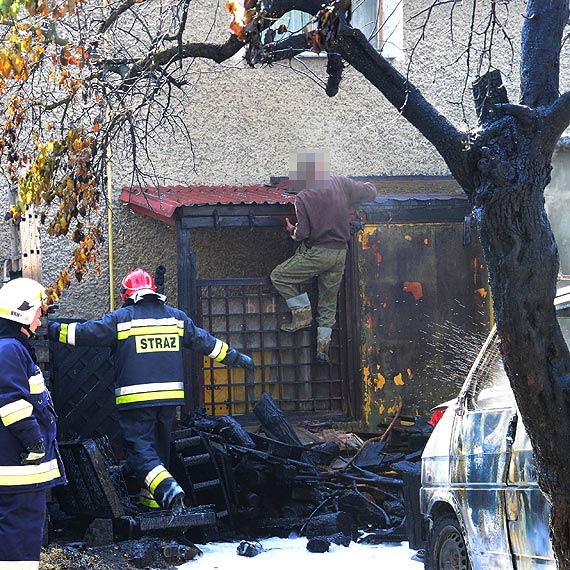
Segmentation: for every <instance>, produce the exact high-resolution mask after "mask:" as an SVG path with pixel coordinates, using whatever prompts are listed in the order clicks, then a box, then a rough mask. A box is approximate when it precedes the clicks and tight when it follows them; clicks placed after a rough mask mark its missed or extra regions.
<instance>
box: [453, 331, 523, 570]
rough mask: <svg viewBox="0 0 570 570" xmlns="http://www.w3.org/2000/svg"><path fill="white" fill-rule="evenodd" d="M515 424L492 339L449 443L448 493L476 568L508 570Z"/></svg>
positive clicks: (465, 392) (466, 393)
mask: <svg viewBox="0 0 570 570" xmlns="http://www.w3.org/2000/svg"><path fill="white" fill-rule="evenodd" d="M515 421H516V406H515V402H514V396H513V393H512V390H511V388H510V385H509V381H508V378H507V376H506V374H505V371H504V368H503V365H502V361H501V358H500V355H499V348H498V341H497V338H496V335H494V336H492V337H491V338H490V339H489V341H488V342H487V344H486V348H485V350H484V352H483V353H482V354H481V357H480V358H479V360H478V362H477V363H476V366H475V367H474V369H472V372H471V374H470V378H469V379H468V382H467V383H466V385H465V387H464V390H463V391H462V394H461V395H460V397H459V408H458V410H457V412H456V419H455V425H454V428H453V435H452V442H451V449H452V450H453V453H452V457H451V460H450V480H451V488H452V492H453V494H454V497H455V500H456V502H457V505H458V509H459V512H460V514H461V516H462V519H463V521H462V522H463V526H464V528H465V534H466V537H467V540H468V544H469V552H470V556H471V562H472V566H473V568H475V569H479V568H480V569H485V570H492V569H496V570H498V569H501V570H506V569H510V568H513V565H512V558H511V552H510V544H509V537H508V529H507V517H506V511H505V491H506V481H507V472H508V468H509V464H510V454H511V448H512V435H514V431H513V426H514V423H513V422H515Z"/></svg>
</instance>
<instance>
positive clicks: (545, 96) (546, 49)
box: [520, 0, 568, 107]
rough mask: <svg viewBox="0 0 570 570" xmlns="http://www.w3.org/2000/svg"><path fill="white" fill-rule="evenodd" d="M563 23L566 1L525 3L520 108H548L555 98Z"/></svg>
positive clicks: (551, 0)
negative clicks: (521, 106)
mask: <svg viewBox="0 0 570 570" xmlns="http://www.w3.org/2000/svg"><path fill="white" fill-rule="evenodd" d="M566 22H568V0H563V1H559V0H558V1H556V0H528V2H527V9H526V14H525V20H524V24H523V27H522V42H523V43H524V44H525V45H526V49H524V50H523V51H522V52H521V75H520V79H521V103H522V104H523V105H528V106H529V107H539V106H541V105H550V104H551V103H553V102H554V101H555V99H556V98H557V97H558V93H559V91H558V89H559V86H558V82H559V76H560V45H561V41H562V36H563V32H564V27H565V26H566ZM546 38H548V41H545V40H546Z"/></svg>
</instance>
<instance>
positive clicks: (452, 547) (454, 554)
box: [424, 514, 471, 570]
mask: <svg viewBox="0 0 570 570" xmlns="http://www.w3.org/2000/svg"><path fill="white" fill-rule="evenodd" d="M424 568H425V570H471V564H470V562H469V555H468V553H467V546H466V544H465V539H464V538H463V533H462V532H461V527H460V526H459V523H458V522H457V519H456V518H455V516H453V515H451V514H446V515H443V516H441V517H438V518H437V519H436V520H435V521H434V524H433V526H432V529H431V531H430V532H429V535H428V539H427V544H426V552H425V559H424Z"/></svg>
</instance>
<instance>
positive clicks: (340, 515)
mask: <svg viewBox="0 0 570 570" xmlns="http://www.w3.org/2000/svg"><path fill="white" fill-rule="evenodd" d="M355 530H356V529H355V527H354V520H353V518H352V516H351V515H350V514H349V513H345V512H344V511H339V512H336V513H328V514H325V515H319V516H315V517H313V518H311V519H309V521H307V524H306V525H305V529H304V534H305V536H306V537H307V538H314V537H316V536H320V537H323V536H331V535H333V534H337V533H342V534H344V535H346V536H350V537H351V536H352V535H353V533H354V531H355Z"/></svg>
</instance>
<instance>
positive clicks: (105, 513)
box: [58, 394, 432, 556]
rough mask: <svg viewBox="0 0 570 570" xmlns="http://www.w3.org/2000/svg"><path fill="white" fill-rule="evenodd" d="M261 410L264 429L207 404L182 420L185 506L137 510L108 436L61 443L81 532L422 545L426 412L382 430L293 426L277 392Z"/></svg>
mask: <svg viewBox="0 0 570 570" xmlns="http://www.w3.org/2000/svg"><path fill="white" fill-rule="evenodd" d="M254 414H255V416H256V418H257V420H259V428H258V429H256V430H255V432H251V431H246V430H245V429H244V428H243V427H242V425H241V424H240V423H239V422H238V421H237V420H236V419H235V418H233V417H231V416H224V417H215V418H214V417H209V416H207V415H206V414H205V413H204V411H203V410H198V411H197V412H196V413H194V414H193V415H192V416H190V417H188V418H187V419H186V420H185V421H183V422H180V425H179V426H178V430H177V431H176V432H175V433H174V434H173V438H172V464H171V472H172V474H173V475H174V477H175V478H176V479H177V481H178V482H179V483H180V485H181V486H182V487H183V489H184V491H185V493H186V504H187V506H188V507H187V508H186V509H185V510H183V511H181V512H178V513H172V512H167V511H157V512H142V511H141V510H140V509H138V508H137V507H136V506H135V505H134V502H133V501H134V500H135V499H134V497H133V491H132V490H130V489H128V486H127V484H126V482H125V480H124V478H123V477H122V474H121V469H120V468H119V466H118V464H117V462H116V460H115V459H114V458H113V456H112V452H111V449H110V446H109V445H108V444H105V442H104V441H103V442H102V441H93V440H87V441H82V442H66V443H63V444H62V446H61V448H62V455H63V459H64V462H65V465H66V469H67V471H68V474H69V481H70V484H69V485H68V486H67V488H65V489H64V490H63V492H61V493H60V494H59V496H58V501H59V505H60V508H61V511H62V512H63V513H64V516H63V517H62V518H63V520H71V519H73V518H74V517H75V518H76V517H80V518H81V519H82V520H83V521H84V523H85V522H86V534H85V537H84V540H88V541H91V543H93V544H103V543H111V542H112V541H113V540H128V539H133V538H137V537H141V536H144V535H147V534H149V533H156V532H163V533H164V532H168V531H170V532H178V533H183V535H184V536H185V537H186V538H187V539H188V540H191V541H196V542H200V541H209V540H213V539H217V540H219V539H225V540H229V539H231V540H242V543H241V544H240V547H241V550H242V552H241V554H242V555H243V556H254V555H255V554H257V553H258V552H259V549H258V548H257V547H256V542H255V539H257V538H262V537H268V536H280V537H287V536H290V535H291V534H297V535H301V536H306V537H307V539H308V544H307V548H308V549H309V550H310V551H311V552H325V551H327V550H328V549H329V547H330V545H331V544H339V545H344V546H348V545H349V543H350V541H351V540H355V541H359V542H365V543H370V544H376V543H380V542H384V541H390V542H392V541H401V540H409V541H410V543H411V546H412V547H419V546H420V545H419V541H420V539H421V537H420V535H419V529H418V528H417V524H416V523H415V521H416V519H417V517H414V516H413V514H414V511H415V512H416V514H417V511H418V507H419V504H418V500H419V499H418V490H419V473H420V463H419V461H420V456H421V451H422V449H423V446H424V445H425V442H426V441H427V438H428V437H429V433H430V432H431V429H432V428H431V426H429V425H428V424H427V422H426V421H425V419H424V418H418V417H416V418H412V419H410V421H408V422H406V421H404V420H405V418H401V417H396V418H394V421H393V422H392V423H391V424H390V425H389V426H383V428H384V429H383V431H382V432H381V433H380V435H378V436H372V435H371V434H354V433H346V432H343V431H339V430H338V429H333V425H332V423H330V422H327V421H320V422H317V421H306V422H305V423H304V424H303V426H302V427H300V428H299V427H298V428H297V430H295V429H293V426H292V425H291V423H290V422H289V421H288V419H287V417H286V416H285V415H284V414H283V413H282V412H281V410H280V409H279V408H278V407H277V406H276V404H275V403H274V401H273V400H272V399H271V397H270V396H269V395H268V394H264V395H263V396H262V397H261V398H260V400H259V401H258V402H257V403H256V405H255V407H254ZM302 439H304V440H310V442H309V443H307V442H305V443H303V442H302ZM135 494H136V493H135ZM238 550H239V549H238Z"/></svg>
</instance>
